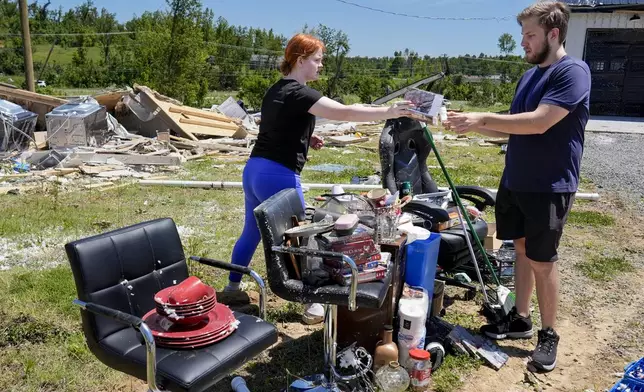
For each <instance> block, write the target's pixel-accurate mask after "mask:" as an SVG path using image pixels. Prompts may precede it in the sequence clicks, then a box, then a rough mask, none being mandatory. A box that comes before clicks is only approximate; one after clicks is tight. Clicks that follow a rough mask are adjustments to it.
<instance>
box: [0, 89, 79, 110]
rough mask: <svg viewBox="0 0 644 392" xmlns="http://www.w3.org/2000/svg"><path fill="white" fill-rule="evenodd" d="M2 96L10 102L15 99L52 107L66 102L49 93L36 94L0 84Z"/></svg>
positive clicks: (0, 95) (0, 96)
mask: <svg viewBox="0 0 644 392" xmlns="http://www.w3.org/2000/svg"><path fill="white" fill-rule="evenodd" d="M3 97H4V98H6V99H7V100H8V101H11V102H14V100H16V99H17V100H20V101H24V102H26V103H36V104H41V105H47V106H52V107H57V106H60V105H63V104H65V103H67V100H65V99H62V98H56V97H52V96H49V95H43V94H38V93H34V92H31V91H27V90H22V89H17V88H9V87H3V86H0V98H3Z"/></svg>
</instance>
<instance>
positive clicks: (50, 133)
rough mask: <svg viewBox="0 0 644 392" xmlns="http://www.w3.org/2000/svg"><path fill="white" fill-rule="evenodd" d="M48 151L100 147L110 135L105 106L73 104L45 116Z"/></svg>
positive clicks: (88, 102)
mask: <svg viewBox="0 0 644 392" xmlns="http://www.w3.org/2000/svg"><path fill="white" fill-rule="evenodd" d="M45 123H46V124H47V139H48V140H49V148H64V147H78V146H94V147H95V146H101V145H103V144H105V142H107V138H108V136H109V132H108V127H107V111H106V109H105V106H102V105H99V104H98V103H96V102H95V101H94V102H92V101H86V102H70V103H66V104H64V105H62V106H59V107H57V108H55V109H54V110H52V111H51V112H49V113H47V115H46V116H45Z"/></svg>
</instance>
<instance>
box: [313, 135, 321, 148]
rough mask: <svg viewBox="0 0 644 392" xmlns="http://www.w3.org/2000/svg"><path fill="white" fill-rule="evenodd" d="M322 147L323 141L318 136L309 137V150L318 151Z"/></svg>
mask: <svg viewBox="0 0 644 392" xmlns="http://www.w3.org/2000/svg"><path fill="white" fill-rule="evenodd" d="M323 146H324V139H322V138H321V137H319V136H318V135H311V148H312V149H314V150H319V149H321V148H322V147H323Z"/></svg>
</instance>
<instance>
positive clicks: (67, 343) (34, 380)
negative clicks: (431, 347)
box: [0, 94, 626, 392]
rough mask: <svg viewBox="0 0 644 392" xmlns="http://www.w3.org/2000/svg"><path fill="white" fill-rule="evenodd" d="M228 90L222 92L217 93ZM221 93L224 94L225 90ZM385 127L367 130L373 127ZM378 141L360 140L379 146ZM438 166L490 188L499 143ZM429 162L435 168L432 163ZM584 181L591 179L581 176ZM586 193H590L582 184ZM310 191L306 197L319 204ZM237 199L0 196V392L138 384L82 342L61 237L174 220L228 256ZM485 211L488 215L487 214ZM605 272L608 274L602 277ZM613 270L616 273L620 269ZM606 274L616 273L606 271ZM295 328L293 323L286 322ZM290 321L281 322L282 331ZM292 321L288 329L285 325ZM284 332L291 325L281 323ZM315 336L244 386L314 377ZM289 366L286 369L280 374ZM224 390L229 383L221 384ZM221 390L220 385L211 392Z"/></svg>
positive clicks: (588, 212) (125, 191) (207, 272)
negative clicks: (2, 265) (4, 265)
mask: <svg viewBox="0 0 644 392" xmlns="http://www.w3.org/2000/svg"><path fill="white" fill-rule="evenodd" d="M224 95H226V96H227V95H228V94H224ZM222 97H223V95H222ZM379 128H380V126H376V127H372V129H379ZM375 139H376V138H373V140H372V142H371V143H370V144H369V145H367V147H372V148H373V147H375V146H376V140H375ZM439 148H440V150H441V152H442V155H443V159H444V161H445V163H446V164H447V165H448V166H450V167H454V169H452V170H451V171H450V172H451V175H452V176H453V180H454V181H455V183H457V184H477V185H482V186H486V187H495V186H496V185H497V183H498V178H499V176H500V174H501V171H502V167H503V155H500V154H499V149H498V148H492V147H474V148H473V147H459V146H449V145H448V144H441V145H440V146H439ZM321 163H335V164H340V165H346V166H350V167H352V169H349V170H345V171H341V172H338V173H325V172H316V171H313V170H310V168H312V167H314V166H315V165H317V164H321ZM429 164H430V165H435V163H434V162H431V158H430V162H429ZM243 165H244V158H241V159H239V160H238V161H230V160H226V161H218V160H216V159H204V160H201V161H196V162H191V163H188V164H186V165H185V169H186V170H185V172H184V173H183V174H181V175H179V177H181V178H184V179H190V180H231V181H235V180H236V181H239V180H240V178H241V172H242V169H243ZM307 165H308V168H309V170H305V171H304V172H303V175H302V179H303V182H326V183H348V182H349V181H350V180H351V177H353V176H356V175H357V176H368V175H371V174H374V173H375V172H376V171H377V170H378V169H379V165H380V164H379V158H378V155H377V153H376V152H375V151H374V150H371V149H362V148H357V147H351V148H325V149H323V150H321V151H319V152H313V154H312V156H311V160H310V162H308V164H307ZM431 170H432V174H433V175H434V176H435V178H436V179H437V181H438V182H439V184H440V185H446V183H445V181H444V178H443V177H442V174H441V173H439V171H438V169H431ZM587 186H588V187H592V184H590V183H587ZM589 190H591V189H589ZM314 196H316V194H314V193H307V195H306V198H307V201H308V202H310V203H314V200H313V197H314ZM242 200H243V194H242V192H241V191H240V190H204V189H188V188H186V189H182V188H163V187H141V186H138V185H129V186H125V187H121V188H118V189H114V190H108V191H105V192H101V191H97V190H93V191H92V190H82V191H80V190H76V191H73V190H72V191H65V190H64V189H63V188H61V186H58V185H53V186H52V185H43V188H42V189H41V190H38V191H36V192H34V193H32V194H28V195H20V196H14V195H2V196H0V205H1V206H2V207H0V214H2V217H3V218H2V219H0V233H1V234H2V235H1V239H0V249H2V250H3V255H2V257H3V259H4V260H5V261H7V260H10V263H11V265H12V267H13V268H11V269H9V270H6V271H0V348H1V350H0V366H1V367H2V369H4V371H3V372H1V373H0V390H2V391H5V390H6V391H8V390H11V391H17V392H19V391H25V392H26V391H36V390H47V391H90V390H91V391H114V390H118V391H134V390H138V389H137V388H139V387H140V385H141V384H140V383H136V382H134V381H132V379H131V378H129V377H126V376H124V375H121V374H119V373H117V372H114V371H111V370H108V369H107V368H106V367H105V366H103V365H102V364H100V363H99V362H98V361H97V360H95V359H94V357H93V356H92V355H91V353H90V352H89V351H88V349H87V346H86V345H85V343H84V340H83V335H82V331H81V328H80V320H79V314H78V309H76V308H74V307H73V306H72V305H71V300H72V299H73V298H74V297H75V288H74V283H73V279H72V277H71V271H70V269H69V266H68V264H67V260H66V256H65V254H64V251H63V247H62V246H63V245H64V243H65V242H68V241H71V240H73V239H78V238H82V237H85V236H89V235H92V234H96V233H99V232H103V231H106V230H110V229H115V228H119V227H123V226H126V225H130V224H134V223H137V222H141V221H145V220H149V219H154V218H158V217H172V218H173V219H174V220H175V222H176V223H177V225H178V227H179V231H180V234H181V237H182V241H183V244H184V247H185V252H186V254H187V255H200V256H210V257H214V258H217V259H220V260H230V255H231V251H232V247H233V245H234V243H235V241H236V239H237V237H238V235H239V234H240V231H241V228H242V227H241V226H242V225H241V217H242V214H243V204H242ZM588 207H589V206H588V205H586V204H584V203H580V204H579V205H578V206H576V208H575V212H574V214H573V216H572V217H571V221H572V223H573V224H582V225H588V224H597V225H599V226H602V225H606V224H610V223H611V219H612V217H611V216H610V215H609V214H605V213H598V212H594V211H593V210H592V209H591V208H588ZM488 216H489V214H488ZM622 264H623V262H622V261H621V260H612V259H611V260H603V261H602V260H599V261H595V262H592V263H591V264H589V265H588V266H586V267H581V268H585V270H584V271H585V272H587V273H588V274H589V275H591V276H593V277H595V276H596V277H598V278H605V277H608V276H609V275H611V274H613V271H614V270H615V268H614V267H615V266H618V267H619V266H622V267H623V268H622V269H623V270H624V268H626V267H624V266H623V265H622ZM252 266H253V268H256V269H257V270H258V271H259V272H260V274H261V275H265V266H264V261H263V258H262V254H261V252H257V253H256V255H255V258H254V260H253V263H252ZM607 271H608V272H607ZM618 271H620V270H618ZM191 272H192V273H194V274H196V275H198V276H200V277H202V278H203V279H204V280H205V281H206V282H207V283H209V284H211V285H213V286H214V287H216V288H218V289H221V288H222V287H223V285H224V284H225V282H226V279H227V276H226V275H225V274H223V273H221V272H215V271H213V270H211V269H206V268H203V267H198V266H192V271H191ZM611 276H612V275H611ZM269 309H270V311H269V315H270V317H269V318H270V319H271V321H273V322H277V323H278V324H279V325H281V326H282V327H283V328H288V325H295V324H298V323H297V320H298V318H299V314H300V312H301V306H299V305H293V304H288V303H284V302H279V301H278V302H275V301H273V302H269ZM448 320H450V321H452V322H458V323H459V324H461V325H464V324H465V325H467V326H470V325H471V326H475V325H476V324H477V323H478V324H480V319H479V318H478V317H477V316H476V317H475V316H472V315H467V314H458V313H453V314H451V315H449V316H448ZM289 323H295V324H289ZM285 325H286V327H284V326H285ZM291 328H293V327H291ZM284 333H285V334H288V333H289V329H285V330H284ZM321 339H322V337H321V333H320V332H319V330H315V329H314V330H312V332H310V333H308V334H307V335H305V336H301V337H298V338H297V339H295V340H293V341H291V342H289V343H285V344H281V345H278V346H276V347H275V348H273V349H271V350H270V352H269V355H268V356H262V357H260V358H259V359H257V360H255V361H253V362H251V363H249V365H248V366H247V367H246V369H245V370H243V371H242V374H245V375H246V376H247V379H248V381H249V384H250V385H251V390H253V391H258V392H262V391H266V392H268V391H275V390H278V389H279V388H283V387H284V386H285V385H286V383H287V382H288V381H289V380H291V381H292V377H291V376H290V375H289V373H288V372H290V373H292V374H295V375H304V374H308V373H310V370H311V369H313V368H315V367H318V366H319V365H320V363H321V362H320V361H321V357H322V355H321V348H322V345H321ZM478 366H480V363H479V362H477V361H474V360H471V359H469V358H465V357H454V356H449V357H448V360H447V362H446V364H445V366H444V367H443V368H442V369H441V370H440V371H439V372H437V373H436V374H435V375H434V383H435V390H437V391H442V392H449V391H455V390H457V389H458V388H459V386H460V385H461V384H462V380H463V379H464V378H465V377H467V375H468V374H469V373H470V372H472V371H474V370H475V369H477V368H478ZM285 369H288V372H287V371H286V370H285ZM222 388H227V387H225V386H224V387H222ZM218 390H219V389H218Z"/></svg>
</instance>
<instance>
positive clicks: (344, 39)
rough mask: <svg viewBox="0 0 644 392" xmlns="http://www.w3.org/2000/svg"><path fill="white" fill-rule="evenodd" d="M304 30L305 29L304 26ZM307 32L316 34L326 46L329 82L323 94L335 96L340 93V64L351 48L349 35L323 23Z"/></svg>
mask: <svg viewBox="0 0 644 392" xmlns="http://www.w3.org/2000/svg"><path fill="white" fill-rule="evenodd" d="M304 31H305V32H306V31H307V27H306V26H305V27H304ZM308 33H309V34H314V35H316V36H318V37H319V38H320V40H322V42H324V46H326V61H325V73H326V75H328V76H329V83H328V85H327V89H326V91H325V94H326V95H327V96H329V97H337V96H339V95H340V94H341V92H340V91H338V82H339V80H340V79H341V78H342V77H343V75H342V64H343V62H344V60H345V58H346V56H347V53H349V49H350V48H351V47H350V45H349V36H348V35H347V34H346V33H345V32H344V31H342V30H338V29H333V28H331V27H328V26H325V25H323V24H320V25H318V27H317V28H316V29H313V30H309V31H308Z"/></svg>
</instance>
